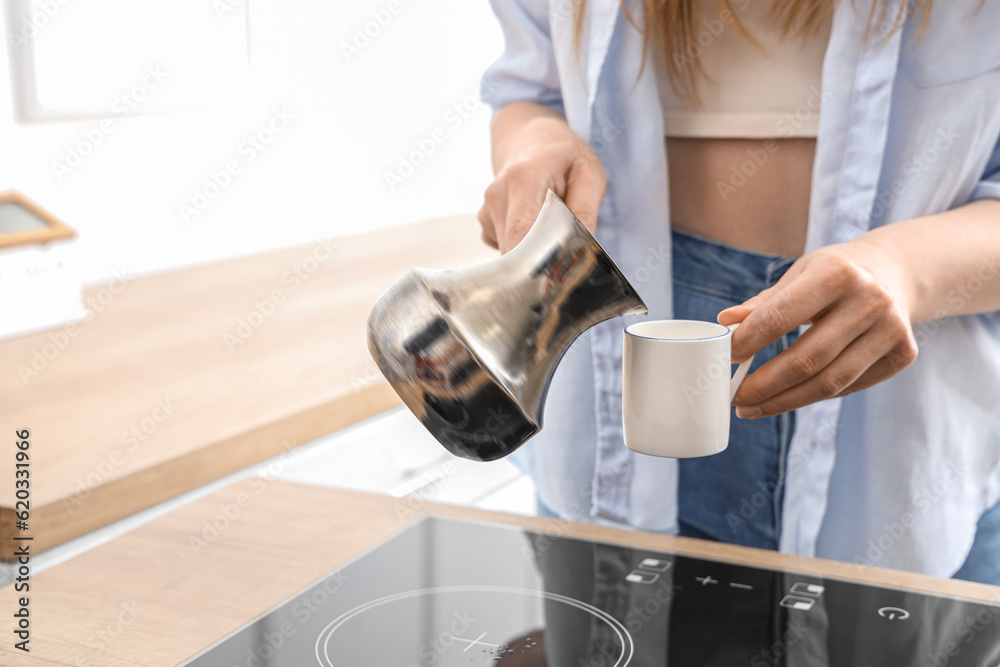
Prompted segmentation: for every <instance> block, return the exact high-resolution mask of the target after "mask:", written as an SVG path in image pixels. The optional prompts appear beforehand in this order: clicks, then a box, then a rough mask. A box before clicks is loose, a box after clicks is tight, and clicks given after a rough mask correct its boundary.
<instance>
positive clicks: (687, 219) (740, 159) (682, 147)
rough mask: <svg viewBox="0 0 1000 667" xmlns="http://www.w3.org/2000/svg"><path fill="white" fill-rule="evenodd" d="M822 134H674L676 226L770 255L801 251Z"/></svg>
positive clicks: (669, 142) (672, 215)
mask: <svg viewBox="0 0 1000 667" xmlns="http://www.w3.org/2000/svg"><path fill="white" fill-rule="evenodd" d="M815 152H816V140H815V139H808V138H794V139H700V138H699V139H692V138H675V137H669V138H667V155H668V160H669V171H670V218H671V225H672V226H673V227H674V228H675V229H679V230H683V231H687V232H691V233H693V234H698V235H700V236H704V237H707V238H710V239H713V240H716V241H719V242H722V243H725V244H727V245H731V246H735V247H737V248H742V249H744V250H750V251H752V252H758V253H764V254H769V255H783V256H785V257H797V256H799V255H801V254H802V252H803V248H804V247H805V240H806V223H807V221H808V218H809V191H810V188H811V185H812V166H813V157H814V155H815Z"/></svg>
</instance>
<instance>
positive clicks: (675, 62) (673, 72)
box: [575, 0, 934, 100]
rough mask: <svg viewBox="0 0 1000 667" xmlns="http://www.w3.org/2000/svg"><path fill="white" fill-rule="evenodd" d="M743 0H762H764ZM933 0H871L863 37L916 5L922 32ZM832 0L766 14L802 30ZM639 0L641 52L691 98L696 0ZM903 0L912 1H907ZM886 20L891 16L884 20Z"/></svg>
mask: <svg viewBox="0 0 1000 667" xmlns="http://www.w3.org/2000/svg"><path fill="white" fill-rule="evenodd" d="M746 1H748V2H763V1H764V0H746ZM850 1H851V2H853V1H854V0H850ZM933 1H934V0H915V2H910V3H907V2H903V3H901V6H900V8H899V11H898V12H897V13H896V15H895V16H893V17H890V16H889V4H890V3H889V1H888V0H872V5H871V7H870V8H869V10H868V30H867V34H866V37H867V36H870V35H871V31H872V26H873V25H877V26H881V27H883V28H882V29H880V30H878V31H877V32H878V33H879V34H881V35H882V37H887V36H888V35H891V34H892V33H893V32H894V31H895V30H897V29H899V28H900V27H902V25H903V24H904V23H906V21H907V20H909V18H910V17H911V16H912V15H913V14H914V13H916V12H917V11H918V10H919V11H920V14H921V17H920V27H919V30H920V32H923V30H924V28H925V27H926V25H927V21H928V20H929V19H930V10H931V5H932V3H933ZM586 2H587V0H579V7H578V10H577V12H576V26H575V28H576V39H577V44H579V43H580V38H581V36H582V34H583V17H584V9H585V6H586ZM837 2H838V0H771V16H772V18H773V19H774V21H775V22H776V23H777V24H778V25H779V26H780V27H781V28H782V29H783V30H784V31H785V33H786V34H789V35H791V34H796V35H801V34H808V33H811V32H816V31H817V30H818V29H819V28H820V27H821V26H823V25H824V24H825V22H826V21H827V20H828V19H829V18H830V17H831V16H832V15H833V11H834V9H836V7H837ZM642 3H643V9H644V18H643V25H642V27H641V30H642V34H643V54H646V53H648V52H649V46H650V45H652V47H653V49H654V53H655V54H656V55H657V56H658V57H660V58H662V59H663V64H664V66H665V71H666V73H667V76H668V77H669V78H670V82H671V84H672V85H673V87H674V89H675V90H676V91H677V93H678V94H679V95H683V96H686V97H688V98H691V99H694V100H697V98H698V81H699V79H700V78H701V77H702V76H703V75H704V71H703V69H702V65H701V60H700V58H699V55H700V49H691V50H690V51H693V54H692V53H690V52H688V46H689V45H694V44H696V43H697V42H696V41H695V40H696V36H697V34H698V29H699V25H700V22H701V18H702V17H701V11H700V7H699V5H700V0H642ZM621 4H622V10H623V11H624V12H625V15H626V16H627V17H628V20H629V22H631V23H632V24H633V25H635V26H636V27H637V28H638V27H639V26H638V24H637V22H636V21H635V20H633V17H632V15H631V13H630V12H629V10H628V7H627V6H626V0H621ZM715 4H716V6H717V7H718V8H719V11H720V12H729V14H728V16H731V17H732V25H733V27H734V29H735V30H736V31H737V32H738V33H739V34H740V35H741V36H742V37H743V38H744V39H746V40H748V41H749V42H751V43H752V44H755V45H757V41H756V40H755V39H754V38H753V36H752V35H751V34H750V33H748V32H747V30H746V28H744V27H743V25H742V24H740V22H739V19H738V18H736V13H735V11H734V10H733V3H732V1H731V0H715ZM737 4H739V3H737ZM907 5H912V6H911V7H908V6H907ZM887 21H891V22H890V23H887ZM645 64H646V63H645V55H643V67H645Z"/></svg>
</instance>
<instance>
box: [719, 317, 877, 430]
mask: <svg viewBox="0 0 1000 667" xmlns="http://www.w3.org/2000/svg"><path fill="white" fill-rule="evenodd" d="M887 348H888V345H887V344H886V343H885V342H884V341H883V340H882V338H881V336H879V335H878V334H876V333H875V332H874V330H871V331H869V332H867V333H865V334H863V335H862V336H860V337H859V338H856V339H854V341H853V342H852V343H851V344H850V345H848V346H847V347H846V348H845V349H844V351H843V352H842V353H841V354H840V355H839V356H838V357H837V358H836V359H834V360H833V362H831V363H830V364H829V365H828V366H827V367H826V368H824V369H823V370H822V371H820V372H819V373H817V374H816V375H814V376H813V377H811V378H810V379H808V380H806V381H805V382H803V383H801V384H797V385H795V386H794V387H792V388H791V389H786V390H785V391H783V392H781V393H780V394H778V395H776V396H772V397H771V398H769V399H767V400H766V401H763V402H761V403H757V404H754V405H741V406H739V407H737V408H736V416H737V417H740V418H743V419H757V418H759V417H770V416H772V415H777V414H781V413H782V412H788V411H789V410H796V409H798V408H801V407H803V406H805V405H810V404H812V403H816V402H817V401H823V400H826V399H828V398H835V397H837V396H840V395H841V394H842V393H843V392H845V391H847V390H848V388H849V387H850V386H851V385H853V384H854V382H855V381H856V380H858V378H860V377H861V375H862V374H863V373H864V372H865V371H867V370H868V369H869V368H871V367H872V366H873V365H874V364H875V363H876V362H877V361H878V360H879V359H881V358H882V357H883V356H884V355H885V353H886V352H887V351H888V349H887Z"/></svg>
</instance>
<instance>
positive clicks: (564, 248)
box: [368, 190, 646, 461]
mask: <svg viewBox="0 0 1000 667" xmlns="http://www.w3.org/2000/svg"><path fill="white" fill-rule="evenodd" d="M645 313H646V306H645V304H644V303H643V302H642V299H640V298H639V295H638V294H637V293H636V291H635V289H633V287H632V286H631V285H630V284H629V282H628V280H627V279H626V278H625V276H624V275H623V274H622V273H621V271H620V270H619V269H618V267H617V266H615V264H614V262H613V261H612V260H611V258H610V257H608V255H607V254H606V253H605V252H604V249H603V248H601V246H600V244H598V242H597V240H596V239H594V237H593V236H592V235H591V234H590V232H589V231H587V229H586V228H585V227H584V226H583V224H582V223H581V222H580V221H579V220H578V219H577V218H576V216H575V215H573V213H572V212H571V211H570V210H569V208H567V207H566V205H565V204H564V203H563V202H562V200H561V199H559V197H558V196H557V195H556V194H555V193H554V192H552V191H551V190H550V191H549V193H548V195H547V197H546V199H545V203H544V205H543V206H542V209H541V211H540V212H539V214H538V218H537V219H536V220H535V223H534V225H533V226H532V228H531V230H530V231H529V232H528V234H527V236H525V238H524V240H523V241H521V243H520V244H518V245H517V247H515V248H514V249H513V250H511V251H510V252H508V253H507V254H506V255H503V256H502V257H498V258H497V259H495V260H492V261H490V262H487V263H485V264H481V265H479V266H474V267H471V268H467V269H454V270H447V271H429V270H424V269H413V270H411V271H409V272H408V273H407V274H406V275H405V276H403V278H402V279H400V280H399V281H398V282H397V283H396V284H395V285H393V286H392V287H390V288H389V289H388V290H387V291H386V293H385V294H383V295H382V297H381V298H379V300H378V302H377V303H376V304H375V307H374V308H373V309H372V313H371V315H370V317H369V318H368V347H369V349H370V350H371V354H372V357H374V359H375V362H376V363H377V364H378V367H379V369H380V370H381V371H382V374H383V375H385V377H386V379H388V381H389V384H391V385H392V387H393V389H395V390H396V393H397V394H399V396H400V398H402V399H403V402H404V403H405V404H406V406H407V407H408V408H409V409H410V410H411V411H412V412H413V414H415V415H416V416H417V418H419V419H420V421H421V422H422V423H423V425H424V426H425V427H426V428H427V430H428V431H430V432H431V433H432V434H433V435H434V437H435V438H437V439H438V441H439V442H440V443H441V444H442V445H444V446H445V448H447V449H448V450H449V451H450V452H452V453H453V454H455V455H457V456H461V457H464V458H467V459H473V460H480V461H492V460H494V459H498V458H501V457H503V456H506V455H507V454H510V453H511V452H513V451H514V450H515V449H517V448H518V447H519V446H521V445H522V444H523V443H524V442H525V441H526V440H528V439H529V438H530V437H531V436H533V435H534V434H536V433H538V431H539V430H540V429H541V428H542V408H543V406H544V403H545V394H546V392H547V390H548V385H549V380H550V379H551V377H552V374H553V372H554V371H555V368H556V365H557V364H558V363H559V359H560V358H561V357H562V355H563V353H564V352H565V351H566V350H567V349H568V348H569V346H570V343H572V342H573V340H574V339H575V338H576V337H577V336H578V335H580V334H581V333H582V332H583V331H584V330H586V329H587V328H589V327H591V326H593V325H594V324H597V323H598V322H600V321H602V320H606V319H608V318H611V317H616V316H619V315H630V314H645Z"/></svg>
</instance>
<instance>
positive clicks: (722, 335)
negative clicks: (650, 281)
mask: <svg viewBox="0 0 1000 667" xmlns="http://www.w3.org/2000/svg"><path fill="white" fill-rule="evenodd" d="M660 322H677V323H680V322H684V323H693V324H710V325H712V326H716V327H721V328H722V330H723V331H722V333H720V334H719V335H718V336H705V337H703V338H659V337H655V336H643V335H642V334H637V333H635V332H634V331H630V329H632V328H633V327H638V326H642V325H644V324H657V323H660ZM732 333H733V332H732V330H731V329H730V328H729V327H727V326H726V325H725V324H719V323H718V322H709V321H706V320H645V321H643V322H633V323H632V324H630V325H628V326H627V327H625V334H626V335H628V336H632V337H633V338H640V339H642V340H649V341H654V342H657V341H659V342H662V343H701V342H704V341H707V340H717V339H719V338H725V337H726V336H731V335H732Z"/></svg>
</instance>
